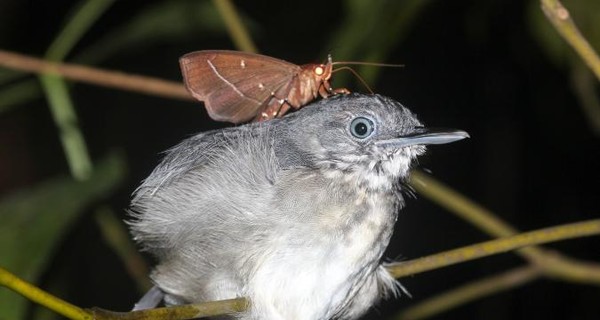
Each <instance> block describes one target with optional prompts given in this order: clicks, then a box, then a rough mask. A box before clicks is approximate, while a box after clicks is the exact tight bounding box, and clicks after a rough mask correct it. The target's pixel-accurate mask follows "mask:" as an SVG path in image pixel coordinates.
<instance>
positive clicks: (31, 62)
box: [0, 50, 194, 100]
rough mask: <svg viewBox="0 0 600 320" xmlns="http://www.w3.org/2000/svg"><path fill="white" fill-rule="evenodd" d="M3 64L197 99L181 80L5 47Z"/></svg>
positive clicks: (0, 60)
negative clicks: (40, 56)
mask: <svg viewBox="0 0 600 320" xmlns="http://www.w3.org/2000/svg"><path fill="white" fill-rule="evenodd" d="M0 66H2V67H5V68H10V69H15V70H21V71H26V72H33V73H38V74H43V73H49V74H57V75H61V76H63V77H65V78H67V79H70V80H75V81H81V82H86V83H90V84H95V85H99V86H104V87H110V88H115V89H120V90H126V91H134V92H139V93H144V94H148V95H152V96H160V97H165V98H174V99H180V100H194V99H193V98H192V96H191V95H190V94H189V93H188V92H187V90H186V89H185V87H184V86H183V85H182V84H181V83H179V82H174V81H167V80H162V79H158V78H153V77H146V76H140V75H132V74H126V73H123V72H119V71H110V70H102V69H97V68H92V67H87V66H83V65H76V64H68V63H54V62H50V61H46V60H42V59H38V58H34V57H31V56H26V55H22V54H18V53H13V52H9V51H5V50H0Z"/></svg>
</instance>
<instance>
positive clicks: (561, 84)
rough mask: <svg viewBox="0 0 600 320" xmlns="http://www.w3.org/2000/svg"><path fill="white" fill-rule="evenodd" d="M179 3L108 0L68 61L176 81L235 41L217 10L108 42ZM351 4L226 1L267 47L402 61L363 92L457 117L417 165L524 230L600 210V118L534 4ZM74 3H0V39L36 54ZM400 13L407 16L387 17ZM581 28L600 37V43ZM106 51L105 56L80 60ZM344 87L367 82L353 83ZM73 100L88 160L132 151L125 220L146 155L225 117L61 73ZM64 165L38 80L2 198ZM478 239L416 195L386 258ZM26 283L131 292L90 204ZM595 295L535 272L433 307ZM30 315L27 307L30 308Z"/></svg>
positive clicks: (569, 248) (400, 305)
mask: <svg viewBox="0 0 600 320" xmlns="http://www.w3.org/2000/svg"><path fill="white" fill-rule="evenodd" d="M182 2H186V3H193V1H185V0H179V1H176V0H173V1H158V0H156V1H117V2H116V3H115V4H114V5H113V6H112V7H111V8H110V9H109V10H108V11H107V12H106V13H105V14H104V15H103V16H102V17H101V18H100V19H99V20H98V22H97V23H95V24H94V26H93V27H92V28H91V30H90V31H89V32H88V33H86V35H85V36H84V37H83V39H82V40H81V41H80V42H79V43H78V45H77V46H76V47H75V49H74V50H73V51H72V54H70V55H69V56H68V58H67V61H81V62H82V63H88V64H92V65H95V66H98V67H100V68H108V69H115V70H120V71H123V72H128V73H138V74H144V75H150V76H156V77H160V78H165V79H170V80H174V81H179V80H180V79H181V76H180V73H179V67H178V63H177V59H178V58H179V57H180V56H181V55H183V54H185V53H187V52H190V51H194V50H202V49H235V48H234V47H233V44H232V42H231V40H230V38H229V37H228V36H227V34H226V32H225V31H224V29H223V27H222V26H221V25H220V22H219V17H218V16H217V15H216V13H215V14H213V18H214V20H215V21H213V22H208V21H204V20H202V18H201V17H200V16H196V15H194V14H193V13H192V12H190V14H189V17H184V18H182V21H174V22H173V23H174V24H175V23H181V24H185V25H186V26H185V27H183V29H182V30H183V31H180V32H174V33H172V34H169V33H168V32H167V31H165V34H161V33H160V32H157V33H156V35H155V36H154V37H149V38H144V39H143V40H144V41H138V42H135V41H130V42H129V44H126V45H123V46H122V47H117V49H114V50H113V52H110V50H109V49H107V47H104V46H105V45H106V44H110V43H111V38H110V37H112V36H115V35H119V34H120V33H121V32H123V31H121V30H123V29H120V28H122V26H123V25H127V23H128V22H130V21H132V20H133V19H135V18H136V17H137V15H139V14H140V12H143V11H144V10H145V9H148V8H151V7H152V6H158V5H161V4H164V3H182ZM200 2H203V1H200ZM413 2H414V1H413ZM565 2H566V3H565V5H567V7H569V2H567V1H565ZM592 2H593V0H588V1H583V0H580V1H574V2H572V6H573V7H575V8H572V9H573V15H574V18H575V20H576V21H582V22H581V27H582V31H583V33H584V35H586V30H588V31H589V32H590V37H591V36H593V34H592V33H593V32H594V31H593V30H595V29H594V28H593V24H590V23H591V22H590V23H588V22H589V21H591V18H590V15H593V14H594V13H590V12H588V10H591V9H589V8H591V7H597V5H595V4H593V3H592ZM349 3H350V2H343V1H237V2H236V5H237V6H238V8H239V10H240V12H241V13H242V14H243V16H244V19H245V20H244V21H245V22H246V24H247V25H248V26H249V28H250V33H251V35H252V37H253V39H254V40H255V41H256V44H257V46H258V48H259V50H260V51H261V53H263V54H267V55H271V56H274V57H277V58H281V59H285V60H288V61H291V62H294V63H298V64H302V63H307V62H320V61H323V60H324V58H325V57H326V54H327V53H331V54H332V55H333V57H334V60H338V61H339V60H358V61H365V60H368V61H373V60H370V59H369V58H370V57H377V60H376V61H379V62H387V63H402V64H404V65H405V67H404V68H402V69H395V68H382V69H378V70H377V71H378V72H379V77H377V78H376V79H374V78H368V81H369V84H370V85H371V87H372V88H373V89H374V91H376V92H377V93H380V94H383V95H387V96H390V97H392V98H394V99H396V100H398V101H400V102H402V103H403V104H404V105H406V106H407V107H408V108H410V109H411V110H413V111H414V112H415V113H416V114H417V115H419V118H420V119H421V120H422V121H423V122H425V123H426V124H427V125H429V126H433V127H453V128H460V129H463V130H466V131H468V132H469V133H470V134H471V137H472V138H471V139H469V140H467V141H462V142H459V143H455V144H451V145H445V146H435V147H432V148H430V152H428V154H427V155H426V156H425V157H423V158H422V159H421V160H420V166H421V168H422V169H425V170H428V171H430V172H431V173H432V174H433V175H434V176H435V177H436V178H437V179H439V180H441V181H443V182H445V183H447V184H448V185H450V186H452V187H453V188H455V189H456V190H457V191H459V192H461V193H464V194H465V195H467V196H468V197H470V198H471V199H474V200H476V201H477V202H478V203H480V204H482V205H484V206H485V207H487V208H489V209H490V210H492V211H493V212H495V213H497V214H498V215H499V217H500V218H502V219H504V220H505V221H508V222H509V223H510V224H512V225H513V226H515V227H516V228H518V229H520V230H531V229H536V228H542V227H546V226H552V225H557V224H562V223H568V222H575V221H580V220H586V219H592V218H597V217H598V209H599V207H600V206H599V205H598V187H597V183H598V182H599V178H600V168H599V166H598V164H599V163H600V152H599V151H600V148H599V144H598V142H599V141H598V140H599V139H598V138H599V136H598V133H599V132H600V131H599V130H598V129H594V128H593V127H592V126H591V125H590V124H589V122H588V118H587V117H588V116H587V115H586V113H585V112H584V111H583V107H582V103H581V101H582V100H583V99H584V97H585V96H586V94H587V96H588V97H589V96H590V95H591V97H592V98H594V97H595V98H596V99H597V97H598V93H599V91H598V84H597V81H596V80H595V79H594V78H591V77H590V76H589V74H588V73H586V71H585V68H584V67H582V66H581V64H580V63H579V61H578V58H577V57H576V56H575V55H574V54H573V53H572V52H570V49H569V48H567V47H565V46H562V43H561V41H562V40H561V39H560V37H559V35H558V34H557V33H556V32H555V31H554V29H553V28H552V27H551V25H550V24H549V23H548V22H547V21H545V18H544V16H543V14H542V12H541V10H540V9H539V4H538V3H537V2H536V1H516V0H515V1H508V0H507V1H499V0H486V1H475V0H473V1H467V0H457V1H423V2H422V3H421V4H420V5H419V10H414V12H413V13H412V14H407V13H406V12H407V10H408V9H407V7H408V5H406V4H408V3H409V2H406V1H373V6H374V7H378V8H380V9H379V10H375V9H373V11H370V10H371V9H368V8H367V9H364V13H362V14H358V15H352V14H350V13H349V9H348V8H349ZM76 4H77V2H75V1H67V0H60V1H16V0H0V21H1V22H0V48H2V49H5V50H11V51H16V52H20V53H24V54H29V55H33V56H43V54H44V52H45V50H46V49H47V47H48V45H49V44H50V43H51V42H52V40H53V39H54V37H55V36H56V34H57V33H58V32H59V31H60V30H61V28H62V26H64V23H65V21H67V20H68V18H69V17H70V14H71V13H72V12H73V10H74V8H75V7H76ZM206 4H208V5H207V7H208V6H210V2H206ZM381 8H383V9H381ZM569 8H570V9H571V7H569ZM575 9H577V10H575ZM576 13H579V14H580V15H579V16H578V15H576ZM378 14H381V15H384V16H383V17H381V20H385V19H388V20H389V23H388V22H385V23H381V21H379V23H378V17H376V18H373V16H372V15H378ZM397 19H405V20H406V22H403V23H402V24H400V27H399V28H400V29H398V30H396V29H392V28H393V25H394V22H395V21H397ZM578 19H580V20H578ZM388 20H386V21H388ZM203 23H206V25H204V24H203ZM173 27H174V25H165V27H164V29H166V30H169V29H170V28H173ZM344 28H346V29H347V30H348V31H349V32H354V31H355V30H368V32H370V35H369V37H367V38H364V39H361V41H362V42H361V43H358V45H357V46H356V47H354V49H352V50H349V49H348V48H347V47H346V46H345V45H344V43H342V42H341V41H340V39H342V38H341V35H342V34H343V33H344ZM371 29H372V30H371ZM598 29H600V28H598ZM353 30H354V31H353ZM393 34H396V35H397V36H396V37H393V39H387V40H385V41H383V40H381V41H380V42H379V43H377V41H376V40H377V39H378V37H380V36H386V35H393ZM356 37H357V38H360V35H356ZM549 39H550V40H549ZM552 39H554V40H552ZM590 40H591V42H592V45H593V46H595V47H596V48H600V43H598V42H595V43H594V41H593V40H594V39H593V38H590ZM103 41H104V42H103ZM553 41H554V42H553ZM126 43H127V42H126ZM103 44H104V45H103ZM376 45H378V46H380V47H381V48H379V47H375V46H376ZM103 49H106V50H107V52H108V53H105V54H103V56H102V57H96V58H93V57H91V56H93V54H92V53H94V52H96V53H98V52H102V50H103ZM337 52H341V53H340V54H336V53H337ZM340 55H342V56H340ZM86 57H87V58H86ZM86 59H87V60H88V61H89V62H86ZM357 70H359V71H360V72H361V73H362V72H363V71H364V70H363V69H360V68H358V69H357ZM361 70H362V71H361ZM582 70H583V71H582ZM364 72H366V73H367V74H368V73H369V71H368V70H367V71H364ZM336 77H337V75H336ZM577 77H580V78H583V79H587V80H585V81H588V82H587V83H590V84H591V87H592V88H593V89H592V91H591V92H587V93H578V92H579V91H578V90H577V84H576V82H575V81H574V79H575V78H577ZM340 78H342V77H340ZM334 83H335V82H334ZM340 85H341V84H340ZM344 85H347V86H349V87H350V88H351V89H353V90H356V91H362V92H365V91H366V90H365V89H364V88H363V87H361V86H359V85H355V84H354V82H352V81H351V82H349V83H346V84H344ZM71 95H72V98H73V101H74V103H75V106H76V108H77V114H78V117H79V121H80V125H81V129H82V130H83V133H84V136H85V139H86V142H87V146H88V148H89V151H90V154H91V156H92V159H93V160H97V159H99V158H102V157H103V156H105V155H106V154H108V153H110V152H112V151H115V150H116V151H119V152H121V153H122V154H123V155H124V156H125V158H126V161H127V166H128V173H127V176H126V179H125V182H124V183H123V184H121V185H120V187H119V189H118V190H115V191H114V192H113V196H112V197H111V198H110V199H108V202H109V204H110V206H111V207H112V208H113V209H114V210H115V211H116V212H118V214H119V215H121V218H122V219H125V217H126V214H125V209H126V208H127V206H128V201H129V199H130V194H131V192H133V190H134V189H135V188H136V187H137V185H138V184H139V183H140V181H141V180H142V179H143V178H144V177H146V176H147V175H148V174H149V173H150V171H151V170H152V169H153V167H154V166H155V165H156V164H157V163H158V161H159V160H160V158H161V155H160V152H161V151H163V150H165V149H167V148H169V147H171V146H173V145H175V144H176V143H178V142H179V141H180V140H182V139H184V138H185V137H187V136H189V135H191V134H193V133H196V132H200V131H205V130H209V129H213V128H219V127H224V126H227V125H228V124H224V123H216V122H213V121H211V120H210V119H209V118H208V117H207V114H206V112H205V110H204V108H203V107H202V104H200V103H192V102H183V101H177V100H169V99H165V98H159V97H152V96H145V95H141V94H137V93H132V92H124V91H118V90H113V89H107V88H103V87H96V86H91V85H87V84H81V83H74V84H73V85H72V86H71ZM68 172H69V171H68V165H67V163H66V160H65V157H64V154H63V151H62V147H61V144H60V140H59V137H58V135H57V133H56V128H55V125H54V123H53V121H52V118H51V115H50V113H49V110H48V104H47V102H46V100H45V99H44V98H43V95H42V94H41V93H39V94H38V96H33V95H32V97H31V98H30V99H27V100H25V101H23V102H22V103H18V104H16V105H15V106H13V107H11V108H10V109H9V110H8V111H3V112H2V113H0V192H1V194H0V195H8V194H11V193H12V192H15V191H17V190H23V189H26V188H29V187H31V186H34V185H36V184H38V183H41V182H42V181H44V180H46V179H49V178H51V177H54V176H57V175H66V174H68ZM93 206H94V204H91V205H90V206H89V207H90V210H89V211H91V209H92V208H93ZM488 239H489V236H488V235H486V234H485V233H483V232H482V231H479V230H477V229H476V228H474V227H472V226H471V225H469V224H467V223H466V222H464V221H461V220H460V219H459V218H457V217H456V216H454V215H452V214H450V213H448V212H446V211H445V210H443V209H441V208H440V207H438V206H437V205H435V204H434V203H432V202H430V201H428V200H426V199H423V198H417V199H410V200H409V201H408V205H407V207H406V208H405V209H404V210H403V212H402V213H401V215H400V218H399V221H398V224H397V227H396V234H395V236H394V238H393V240H392V244H391V245H390V249H389V252H388V257H390V258H392V259H402V260H410V259H414V258H417V257H420V256H424V255H427V254H431V253H435V252H440V251H443V250H447V249H451V248H455V247H459V246H462V245H467V244H471V243H476V242H481V241H485V240H488ZM0 245H1V244H0ZM548 247H551V248H554V249H557V250H559V251H561V252H562V253H564V254H567V255H569V256H571V257H576V258H581V259H589V260H596V261H598V257H599V255H598V252H599V249H600V243H599V242H598V239H597V238H588V239H576V240H570V241H566V242H560V243H556V244H552V245H549V246H548ZM149 262H150V260H149ZM524 263H525V262H524V260H523V259H522V258H520V257H518V256H515V255H514V254H504V255H499V256H495V257H491V258H485V259H482V260H477V261H475V262H469V263H466V264H461V265H458V266H453V267H448V268H445V269H442V270H437V271H432V272H427V273H424V274H419V275H416V276H413V277H410V278H407V279H404V280H402V283H403V284H404V285H405V286H406V288H407V289H408V290H409V291H410V292H411V294H412V298H408V297H405V296H403V297H400V298H398V299H394V300H390V301H386V302H383V303H381V304H380V305H379V307H377V308H376V310H375V311H373V312H371V313H370V314H369V316H368V317H367V318H369V319H371V318H372V319H382V318H389V317H391V316H392V315H393V314H395V313H396V312H398V311H399V310H402V309H404V308H406V307H408V306H411V305H415V304H417V303H418V302H419V301H421V300H423V299H425V298H427V297H429V296H432V295H434V294H436V293H439V292H443V291H445V290H448V289H451V288H453V287H456V286H459V285H461V284H464V283H466V282H468V281H472V280H475V279H478V278H480V277H483V276H486V275H492V274H495V273H498V272H501V271H504V270H508V269H511V268H513V267H515V266H519V265H522V264H524ZM0 265H2V261H0ZM13 271H14V272H16V273H17V274H18V270H13ZM57 279H60V281H59V280H57ZM57 282H60V285H56V283H57ZM38 283H39V284H40V285H41V286H42V287H45V288H49V287H52V288H53V289H52V290H54V291H52V292H53V293H55V294H57V295H59V296H61V297H63V298H64V299H66V300H68V301H70V302H72V303H74V304H76V305H79V306H83V307H88V306H100V307H103V308H107V309H112V310H121V311H124V310H127V309H128V308H129V307H130V306H131V305H132V303H133V302H134V301H135V300H136V299H137V298H138V297H139V296H140V293H139V292H137V291H136V289H135V285H134V284H133V281H132V280H131V279H130V277H129V276H128V275H127V273H126V272H125V269H124V268H123V267H122V263H121V261H120V260H119V259H118V258H117V256H116V255H115V254H114V252H113V251H112V250H111V249H110V248H109V247H108V246H107V245H106V244H105V243H104V241H103V240H102V237H101V236H100V232H99V230H98V227H97V225H96V224H95V222H94V220H93V218H92V215H91V214H90V213H89V212H84V213H83V214H82V215H80V218H79V219H78V220H77V221H76V222H75V223H74V224H73V225H72V226H71V228H70V230H69V231H68V232H67V234H66V235H65V236H64V237H63V238H62V240H61V242H60V244H59V246H58V249H57V250H56V253H55V254H54V255H53V258H52V260H51V261H49V262H48V265H47V269H46V270H45V271H44V272H43V275H42V276H41V278H40V279H39V281H38ZM51 284H52V286H50V285H51ZM0 290H2V289H0ZM598 301H600V291H599V288H598V287H597V286H592V285H584V284H573V283H567V282H563V281H559V280H550V279H542V280H537V281H535V282H532V283H529V284H527V285H525V286H523V287H520V288H516V289H513V290H510V291H508V292H503V293H499V294H495V295H493V296H491V297H486V298H484V299H482V300H478V301H476V302H474V303H471V304H468V305H465V306H461V307H459V308H457V309H453V310H450V311H448V312H446V313H444V314H443V315H440V316H438V317H436V319H454V318H480V319H481V318H483V319H541V318H546V319H600V307H599V305H598ZM34 315H35V312H34V311H31V312H29V317H30V318H33V317H35V316H34Z"/></svg>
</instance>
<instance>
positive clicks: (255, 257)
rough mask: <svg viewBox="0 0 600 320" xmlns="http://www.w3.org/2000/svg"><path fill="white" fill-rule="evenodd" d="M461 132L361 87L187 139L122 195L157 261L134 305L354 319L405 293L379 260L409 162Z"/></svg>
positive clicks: (250, 317)
mask: <svg viewBox="0 0 600 320" xmlns="http://www.w3.org/2000/svg"><path fill="white" fill-rule="evenodd" d="M467 137H469V135H468V133H467V132H465V131H461V130H454V129H452V130H449V129H448V130H444V129H428V128H426V127H424V126H423V124H422V123H421V122H420V121H419V120H418V119H417V117H416V116H415V115H414V114H413V113H412V112H411V111H410V110H409V109H407V108H406V107H404V106H403V105H402V104H401V103H399V102H397V101H395V100H393V99H391V98H388V97H385V96H381V95H377V94H370V95H363V94H358V93H351V94H348V95H339V96H333V97H330V98H328V99H323V100H320V101H317V102H315V103H312V104H310V105H308V106H306V107H305V108H303V109H301V110H298V111H296V112H294V113H291V114H288V115H286V116H285V117H282V118H277V119H272V120H269V121H264V122H259V123H250V124H246V125H241V126H235V127H228V128H224V129H219V130H213V131H208V132H203V133H199V134H197V135H194V136H191V137H189V138H188V139H186V140H184V141H183V142H181V143H180V144H178V145H177V146H175V147H174V148H172V149H170V150H168V151H167V152H166V155H165V156H164V158H163V160H162V162H161V163H160V164H159V165H158V166H157V167H156V168H155V169H154V170H153V171H152V173H151V174H150V175H149V176H148V177H147V178H146V179H145V180H144V181H143V182H142V183H141V185H140V186H139V187H138V188H137V189H136V191H135V192H134V195H133V199H132V201H131V206H130V208H129V211H130V214H131V218H130V220H129V221H128V223H129V225H130V229H131V232H132V235H133V237H134V240H135V241H136V242H137V243H138V244H139V245H140V247H141V249H142V250H145V251H147V252H148V253H150V254H151V255H152V256H154V257H155V258H156V260H157V264H156V266H155V267H154V269H153V271H152V273H151V275H150V277H151V279H152V281H153V283H154V284H155V288H154V289H153V290H151V292H149V294H148V295H146V296H145V299H146V301H144V298H142V300H141V301H140V303H139V304H138V305H136V308H137V309H143V308H149V307H153V305H154V304H156V303H157V302H158V300H163V302H164V303H165V304H166V305H180V304H187V303H197V302H204V301H214V300H223V299H232V298H238V297H246V298H248V299H249V301H250V304H249V307H248V309H247V310H246V311H244V312H242V313H239V314H236V315H234V316H233V318H235V319H247V320H258V319H288V320H289V319H294V320H295V319H297V320H303V319H357V318H359V317H360V316H362V315H363V314H364V313H365V312H367V311H368V310H369V308H370V307H371V306H372V305H373V304H375V303H376V302H377V301H378V300H380V299H382V298H388V297H393V296H397V295H398V294H399V293H400V290H401V286H400V285H399V284H398V282H397V281H396V280H395V279H394V278H393V277H392V276H391V275H390V274H389V273H388V271H387V270H386V268H385V259H384V257H383V254H384V251H385V249H386V247H387V245H388V243H389V241H390V238H391V236H392V233H393V230H394V224H395V222H396V220H397V217H398V213H399V211H400V210H401V209H402V208H403V206H404V204H405V201H404V198H403V192H404V191H406V190H404V188H405V187H403V186H404V185H405V182H406V179H408V176H409V171H410V169H411V168H412V167H413V166H414V164H415V163H416V161H415V160H416V158H417V157H418V156H420V155H422V154H423V153H424V152H425V150H426V149H425V148H426V147H425V146H426V145H430V144H444V143H449V142H453V141H458V140H461V139H464V138H467ZM149 296H152V297H153V298H152V299H149V298H148V297H149ZM149 301H152V302H151V303H149ZM149 304H152V305H149Z"/></svg>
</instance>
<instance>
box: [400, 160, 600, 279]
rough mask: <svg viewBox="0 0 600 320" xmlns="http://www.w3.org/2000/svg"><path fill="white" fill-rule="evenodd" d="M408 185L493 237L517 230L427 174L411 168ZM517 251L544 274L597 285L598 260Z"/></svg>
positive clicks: (541, 251)
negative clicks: (595, 261) (582, 259)
mask: <svg viewBox="0 0 600 320" xmlns="http://www.w3.org/2000/svg"><path fill="white" fill-rule="evenodd" d="M410 185H411V186H412V187H413V188H415V190H416V191H417V192H418V193H419V194H421V195H423V196H425V197H426V198H429V199H430V200H431V201H433V202H435V203H437V204H438V205H440V206H442V207H444V208H446V209H447V210H449V211H450V212H453V213H454V214H456V215H457V216H459V217H460V218H461V219H463V220H465V221H468V222H470V223H471V224H473V225H475V226H476V227H478V228H479V229H481V230H483V231H485V232H487V233H488V234H489V235H491V236H494V237H507V236H512V235H515V234H517V233H518V231H517V230H516V229H515V228H513V227H512V226H510V225H509V224H508V223H506V222H504V221H502V220H501V219H500V218H498V216H497V215H495V214H494V213H493V212H491V211H490V210H488V209H486V208H484V207H482V206H480V205H478V204H477V203H475V202H473V201H472V200H470V199H468V198H467V197H465V196H464V195H462V194H460V193H458V192H457V191H455V190H453V189H452V188H450V187H448V186H446V185H444V184H443V183H441V182H439V181H437V180H435V179H434V178H432V177H430V176H429V175H427V174H425V173H423V172H420V171H415V170H413V172H411V177H410ZM517 253H518V254H520V255H521V256H523V257H524V258H526V259H527V260H528V261H529V262H530V263H534V264H536V265H538V266H539V267H540V268H542V269H543V270H544V273H545V274H546V275H547V276H550V277H553V278H556V279H562V280H567V281H574V282H580V283H593V284H596V285H600V264H598V263H591V262H587V261H579V260H576V259H572V258H569V257H566V256H563V255H560V254H557V253H554V252H549V251H547V250H545V249H542V248H539V247H535V246H533V247H527V248H522V249H519V250H517Z"/></svg>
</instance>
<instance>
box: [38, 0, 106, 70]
mask: <svg viewBox="0 0 600 320" xmlns="http://www.w3.org/2000/svg"><path fill="white" fill-rule="evenodd" d="M114 2H115V0H83V1H82V2H81V3H80V7H79V8H76V9H75V10H74V12H73V13H72V14H70V15H69V18H68V19H67V23H66V25H65V27H64V28H63V29H62V30H61V32H60V33H59V34H58V36H57V37H56V38H55V39H54V41H53V42H52V44H51V45H50V47H49V48H48V51H46V58H47V59H50V60H53V61H62V60H64V59H65V57H66V56H67V55H68V54H69V52H70V51H71V50H72V49H73V47H74V46H75V45H76V44H77V43H78V42H79V40H81V38H82V37H83V35H84V34H85V33H86V32H87V31H88V30H89V29H90V28H91V27H92V25H93V24H94V23H95V22H96V21H97V20H98V19H99V18H100V16H102V14H104V12H106V10H108V8H109V7H110V6H111V5H112V4H113V3H114Z"/></svg>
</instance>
